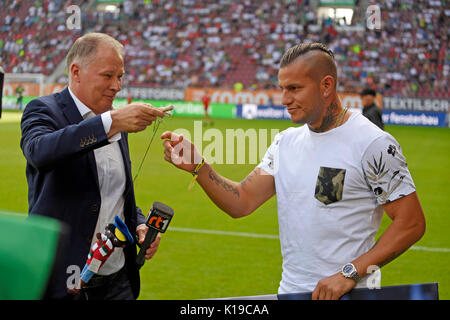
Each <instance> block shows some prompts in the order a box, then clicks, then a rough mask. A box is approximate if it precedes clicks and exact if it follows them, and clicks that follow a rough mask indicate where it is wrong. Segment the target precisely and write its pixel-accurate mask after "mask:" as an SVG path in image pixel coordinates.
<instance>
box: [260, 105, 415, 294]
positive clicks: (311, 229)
mask: <svg viewBox="0 0 450 320" xmlns="http://www.w3.org/2000/svg"><path fill="white" fill-rule="evenodd" d="M258 167H259V168H261V169H263V170H264V171H266V172H267V173H268V174H270V175H272V176H273V177H274V180H275V187H276V194H277V206H278V224H279V234H280V242H281V253H282V256H283V273H282V279H281V282H280V287H279V290H278V292H279V293H289V292H305V291H313V290H314V288H315V287H316V285H317V282H318V281H319V280H320V279H323V278H325V277H328V276H331V275H333V274H335V273H337V272H339V271H340V270H341V268H342V266H343V265H344V264H346V263H347V262H351V261H352V260H354V259H356V258H357V257H359V256H361V255H362V254H364V253H365V252H367V251H368V250H369V249H370V248H372V247H373V246H374V244H375V241H374V237H375V235H376V233H377V231H378V228H379V226H380V222H381V218H382V216H383V208H382V207H381V206H380V205H382V204H384V203H386V202H389V201H394V200H396V199H398V198H400V197H402V196H405V195H408V194H410V193H412V192H414V191H415V186H414V183H413V181H412V178H411V175H410V173H409V171H408V168H407V164H406V161H405V158H404V157H403V155H402V153H401V149H400V146H399V144H398V143H397V141H396V140H395V139H394V138H393V137H392V136H391V135H390V134H389V133H387V132H384V131H382V130H380V129H379V128H378V127H377V126H375V125H374V124H372V123H371V122H370V121H369V120H367V119H366V118H365V117H364V116H363V115H361V114H360V113H352V114H351V116H350V117H349V119H348V120H347V121H346V122H345V123H344V124H343V125H341V126H339V127H337V128H334V129H332V130H329V131H327V132H323V133H315V132H313V131H311V130H309V128H308V126H307V125H304V126H302V127H299V128H289V129H287V130H284V131H283V132H281V133H279V134H278V135H277V136H276V137H275V138H274V141H273V142H272V144H271V146H270V147H269V149H268V150H267V152H266V154H265V156H264V158H263V159H262V161H261V163H260V164H259V165H258ZM366 280H367V277H366V279H363V280H362V281H361V282H360V283H359V284H358V287H364V286H366V284H365V281H366Z"/></svg>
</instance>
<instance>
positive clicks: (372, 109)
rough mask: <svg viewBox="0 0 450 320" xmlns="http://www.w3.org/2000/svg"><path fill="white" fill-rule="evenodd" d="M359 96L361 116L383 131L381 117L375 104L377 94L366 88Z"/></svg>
mask: <svg viewBox="0 0 450 320" xmlns="http://www.w3.org/2000/svg"><path fill="white" fill-rule="evenodd" d="M360 95H361V100H362V104H363V110H362V114H363V115H364V116H365V117H366V118H367V119H369V120H370V121H371V122H372V123H374V124H375V125H377V126H378V127H379V128H380V129H381V130H384V123H383V115H382V113H381V110H380V108H379V107H378V106H377V104H376V102H375V98H376V97H377V92H376V91H375V90H373V89H372V88H366V89H364V90H363V91H361V94H360Z"/></svg>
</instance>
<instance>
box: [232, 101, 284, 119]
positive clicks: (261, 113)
mask: <svg viewBox="0 0 450 320" xmlns="http://www.w3.org/2000/svg"><path fill="white" fill-rule="evenodd" d="M236 118H244V119H280V120H290V119H291V116H290V115H289V113H288V112H287V109H286V108H285V107H281V106H258V105H256V104H238V105H236Z"/></svg>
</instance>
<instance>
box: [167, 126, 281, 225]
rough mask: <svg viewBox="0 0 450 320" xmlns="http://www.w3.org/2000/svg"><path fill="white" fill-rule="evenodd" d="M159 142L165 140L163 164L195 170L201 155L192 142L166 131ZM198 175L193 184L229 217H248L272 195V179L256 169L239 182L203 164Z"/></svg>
mask: <svg viewBox="0 0 450 320" xmlns="http://www.w3.org/2000/svg"><path fill="white" fill-rule="evenodd" d="M161 139H165V140H164V142H163V145H164V159H165V160H166V161H168V162H170V163H172V164H173V165H174V166H176V167H177V168H180V169H182V170H185V171H188V172H193V171H194V170H195V167H196V165H197V164H198V163H199V162H200V161H201V155H200V154H199V152H198V151H197V149H196V148H195V146H194V144H193V143H192V142H190V141H189V140H187V139H184V138H183V136H180V135H177V134H176V133H173V132H170V131H166V132H164V133H163V134H162V136H161ZM198 173H199V174H198V177H197V182H198V184H199V185H200V186H201V187H202V188H203V190H204V191H205V192H206V194H207V195H208V197H209V198H210V199H211V200H212V201H213V202H214V203H215V204H216V205H217V206H218V207H219V208H220V209H222V210H223V211H225V212H226V213H227V214H228V215H230V216H231V217H233V218H240V217H244V216H247V215H249V214H250V213H252V212H253V211H254V210H256V209H257V208H258V207H259V206H260V205H262V204H263V203H264V202H265V201H267V200H268V199H269V198H270V197H272V196H273V195H274V194H275V182H274V179H273V177H272V176H271V175H269V174H264V171H263V170H261V169H259V168H256V169H255V170H253V171H252V172H251V173H250V174H249V175H248V176H247V177H246V178H245V179H244V180H243V181H241V182H235V181H231V180H229V179H227V178H225V177H222V176H221V175H219V174H218V173H217V172H216V171H215V170H214V169H213V168H212V167H211V166H210V165H209V164H208V163H206V162H205V164H204V165H203V166H202V167H201V168H200V170H199V172H198Z"/></svg>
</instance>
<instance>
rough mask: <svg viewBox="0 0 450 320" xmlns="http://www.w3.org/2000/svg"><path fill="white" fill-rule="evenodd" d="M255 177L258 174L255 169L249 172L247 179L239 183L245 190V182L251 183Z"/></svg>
mask: <svg viewBox="0 0 450 320" xmlns="http://www.w3.org/2000/svg"><path fill="white" fill-rule="evenodd" d="M257 175H258V172H257V170H256V169H254V170H253V171H252V172H250V174H249V175H248V176H247V177H245V179H244V180H242V181H241V185H242V187H243V188H245V187H246V185H247V182H251V181H252V180H253V178H254V177H256V176H257Z"/></svg>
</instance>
